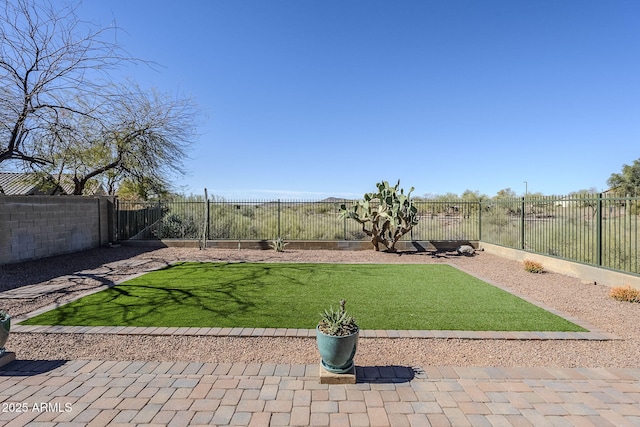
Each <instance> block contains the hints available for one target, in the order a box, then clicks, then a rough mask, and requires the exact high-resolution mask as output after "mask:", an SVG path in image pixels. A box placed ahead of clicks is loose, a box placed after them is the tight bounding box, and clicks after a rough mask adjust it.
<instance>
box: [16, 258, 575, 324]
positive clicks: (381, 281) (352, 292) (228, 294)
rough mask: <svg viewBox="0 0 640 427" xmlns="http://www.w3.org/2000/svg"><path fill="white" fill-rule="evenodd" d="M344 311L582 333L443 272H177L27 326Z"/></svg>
mask: <svg viewBox="0 0 640 427" xmlns="http://www.w3.org/2000/svg"><path fill="white" fill-rule="evenodd" d="M342 298H344V299H346V300H347V310H348V311H349V312H351V314H352V315H353V316H354V317H355V318H356V319H357V321H358V324H359V325H360V327H361V328H362V329H423V330H428V329H439V330H470V331H488V330H492V331H585V329H583V328H581V327H579V326H577V325H574V324H573V323H571V322H569V321H567V320H565V319H563V318H561V317H558V316H556V315H554V314H551V313H549V312H547V311H545V310H543V309H541V308H539V307H536V306H534V305H532V304H529V303H528V302H526V301H524V300H522V299H520V298H517V297H515V296H513V295H511V294H509V293H508V292H504V291H502V290H500V289H498V288H496V287H494V286H492V285H489V284H487V283H485V282H483V281H481V280H479V279H477V278H475V277H473V276H470V275H468V274H465V273H463V272H461V271H459V270H457V269H455V268H453V267H451V266H448V265H417V264H382V265H381V264H375V265H371V264H366V265H365V264H294V263H291V264H280V263H272V264H263V263H179V264H175V265H172V266H170V267H167V268H164V269H162V270H158V271H154V272H151V273H148V274H145V275H143V276H140V277H137V278H135V279H132V280H129V281H127V282H125V283H122V284H120V285H117V286H114V287H113V288H110V289H107V290H105V291H102V292H98V293H96V294H93V295H90V296H87V297H85V298H82V299H80V300H78V301H75V302H72V303H70V304H67V305H64V306H62V307H59V308H57V309H55V310H52V311H49V312H47V313H44V314H42V315H40V316H37V317H34V318H32V319H29V320H27V321H25V322H23V324H28V325H88V326H194V327H270V328H306V329H312V328H315V326H316V324H317V322H318V320H319V317H320V312H322V311H323V310H324V309H325V308H328V307H329V306H330V305H333V307H334V308H336V309H337V308H338V304H339V301H340V299H342Z"/></svg>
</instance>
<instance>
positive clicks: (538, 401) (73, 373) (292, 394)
mask: <svg viewBox="0 0 640 427" xmlns="http://www.w3.org/2000/svg"><path fill="white" fill-rule="evenodd" d="M357 376H358V383H357V384H352V385H322V384H319V382H318V365H288V364H282V365H279V364H239V363H237V364H215V363H186V362H115V361H94V360H75V361H21V360H16V361H14V362H12V363H10V364H8V365H6V366H4V367H3V368H1V369H0V410H1V412H0V425H6V426H20V427H22V426H27V425H33V426H85V425H88V426H106V425H112V426H116V425H138V426H151V425H158V426H160V425H163V426H164V425H169V426H187V425H190V426H194V425H238V426H429V425H432V426H536V427H538V426H598V427H601V426H616V427H619V426H640V369H615V368H611V369H587V368H575V369H560V368H534V369H528V368H475V367H460V368H457V367H425V368H423V369H421V368H412V367H403V366H365V367H358V368H357Z"/></svg>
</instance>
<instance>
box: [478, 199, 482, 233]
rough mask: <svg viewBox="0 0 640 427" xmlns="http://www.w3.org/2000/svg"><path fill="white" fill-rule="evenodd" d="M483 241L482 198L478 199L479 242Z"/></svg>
mask: <svg viewBox="0 0 640 427" xmlns="http://www.w3.org/2000/svg"><path fill="white" fill-rule="evenodd" d="M481 241H482V199H480V200H478V242H481Z"/></svg>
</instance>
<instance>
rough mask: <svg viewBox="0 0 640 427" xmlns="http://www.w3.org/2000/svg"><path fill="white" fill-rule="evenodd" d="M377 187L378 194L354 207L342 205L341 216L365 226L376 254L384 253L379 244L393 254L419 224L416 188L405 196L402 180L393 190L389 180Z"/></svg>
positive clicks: (354, 204)
mask: <svg viewBox="0 0 640 427" xmlns="http://www.w3.org/2000/svg"><path fill="white" fill-rule="evenodd" d="M376 187H377V188H378V191H377V192H375V193H366V194H365V195H364V198H363V199H362V200H358V201H356V202H354V203H353V205H352V206H351V207H349V208H347V206H346V205H345V204H342V205H341V206H340V217H341V218H351V219H354V220H355V221H357V222H359V223H360V224H362V231H363V232H365V233H366V234H367V236H369V237H371V243H372V244H373V247H374V248H375V250H376V251H379V250H380V247H379V244H380V243H382V244H383V245H384V246H385V247H386V248H387V250H388V251H389V252H395V251H396V248H395V245H396V242H397V241H398V240H400V238H401V237H402V236H404V235H405V234H407V233H408V232H409V231H411V229H412V228H413V226H414V225H416V224H417V223H418V208H417V207H416V206H415V205H414V204H413V202H412V200H411V192H412V191H413V190H414V188H413V187H411V189H410V190H409V192H408V193H407V194H404V189H402V188H400V181H399V180H398V183H397V184H396V185H395V186H393V187H391V186H390V185H389V183H388V182H387V181H382V182H379V183H377V184H376ZM367 227H368V228H367Z"/></svg>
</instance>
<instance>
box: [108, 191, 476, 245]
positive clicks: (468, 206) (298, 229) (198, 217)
mask: <svg viewBox="0 0 640 427" xmlns="http://www.w3.org/2000/svg"><path fill="white" fill-rule="evenodd" d="M342 203H347V204H350V203H351V201H331V202H325V201H321V202H308V201H283V200H276V201H247V200H242V201H209V202H208V203H205V202H204V201H191V200H186V201H165V202H155V203H150V204H144V203H139V202H125V201H120V202H119V204H118V212H119V214H118V218H119V227H118V230H119V233H120V234H119V236H118V237H119V239H120V240H127V239H149V238H158V239H172V238H176V239H199V238H202V237H203V235H204V234H206V237H207V239H210V240H225V239H228V240H272V239H275V238H277V237H279V236H281V237H283V238H284V239H286V240H363V239H366V237H367V236H366V234H365V233H364V232H363V231H362V226H361V225H359V224H358V223H357V222H355V221H353V220H350V219H348V218H343V219H340V218H339V208H340V205H341V204H342ZM416 206H417V207H418V215H419V217H420V221H419V223H418V225H417V226H416V227H414V229H413V230H412V231H411V233H410V234H407V235H406V236H405V237H404V239H405V240H477V239H478V225H479V224H478V220H477V215H478V214H477V212H478V206H477V203H472V202H455V203H453V204H452V203H450V202H435V201H434V202H429V201H425V202H422V201H417V202H416ZM207 218H208V221H207V220H206V219H207Z"/></svg>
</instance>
